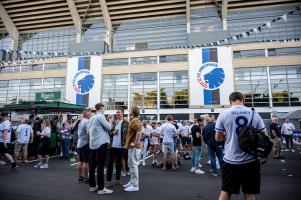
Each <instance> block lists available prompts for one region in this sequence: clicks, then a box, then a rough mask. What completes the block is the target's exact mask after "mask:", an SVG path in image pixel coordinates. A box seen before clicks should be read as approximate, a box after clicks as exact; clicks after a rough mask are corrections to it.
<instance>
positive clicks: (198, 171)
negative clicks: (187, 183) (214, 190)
mask: <svg viewBox="0 0 301 200" xmlns="http://www.w3.org/2000/svg"><path fill="white" fill-rule="evenodd" d="M195 173H196V174H205V172H204V171H202V170H200V169H197V170H195Z"/></svg>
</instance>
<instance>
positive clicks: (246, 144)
mask: <svg viewBox="0 0 301 200" xmlns="http://www.w3.org/2000/svg"><path fill="white" fill-rule="evenodd" d="M253 117H254V108H252V117H251V122H250V124H249V125H246V126H243V127H242V128H241V129H240V130H239V133H238V143H239V147H240V148H241V150H243V151H244V152H246V153H248V154H250V155H252V156H254V157H255V158H256V159H261V158H264V159H265V161H264V162H262V163H261V164H264V163H266V159H267V157H268V156H269V154H270V153H271V151H272V148H273V142H272V141H271V139H270V138H269V136H267V135H266V134H265V133H262V132H259V131H258V129H256V128H254V127H253V126H252V122H253Z"/></svg>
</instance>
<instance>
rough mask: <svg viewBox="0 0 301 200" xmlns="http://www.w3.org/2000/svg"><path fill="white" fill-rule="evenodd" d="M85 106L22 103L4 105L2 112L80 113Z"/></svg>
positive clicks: (56, 103) (44, 102)
mask: <svg viewBox="0 0 301 200" xmlns="http://www.w3.org/2000/svg"><path fill="white" fill-rule="evenodd" d="M85 108H86V105H76V104H70V103H64V102H46V101H41V102H37V101H34V102H22V103H20V104H6V105H4V106H3V108H2V110H5V111H15V112H22V111H23V112H26V111H28V112H35V113H46V112H47V113H51V112H82V111H83V110H84V109H85Z"/></svg>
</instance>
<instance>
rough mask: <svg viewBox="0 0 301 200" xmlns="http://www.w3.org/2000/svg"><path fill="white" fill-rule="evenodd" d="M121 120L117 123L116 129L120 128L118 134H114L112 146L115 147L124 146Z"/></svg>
mask: <svg viewBox="0 0 301 200" xmlns="http://www.w3.org/2000/svg"><path fill="white" fill-rule="evenodd" d="M121 124H122V120H121V121H117V122H116V125H115V130H118V134H116V135H114V136H113V141H112V147H114V148H122V143H121Z"/></svg>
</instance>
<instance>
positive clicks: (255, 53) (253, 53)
mask: <svg viewBox="0 0 301 200" xmlns="http://www.w3.org/2000/svg"><path fill="white" fill-rule="evenodd" d="M240 54H241V57H263V56H265V50H264V49H255V50H247V51H240Z"/></svg>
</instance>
